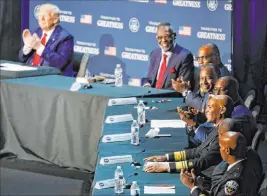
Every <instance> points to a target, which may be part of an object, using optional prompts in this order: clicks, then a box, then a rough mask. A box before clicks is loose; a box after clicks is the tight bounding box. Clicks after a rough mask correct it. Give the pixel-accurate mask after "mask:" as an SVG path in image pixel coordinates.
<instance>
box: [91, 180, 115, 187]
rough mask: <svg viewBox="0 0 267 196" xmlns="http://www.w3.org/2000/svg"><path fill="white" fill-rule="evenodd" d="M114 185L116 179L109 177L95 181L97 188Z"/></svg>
mask: <svg viewBox="0 0 267 196" xmlns="http://www.w3.org/2000/svg"><path fill="white" fill-rule="evenodd" d="M114 185H115V182H114V179H107V180H101V181H97V182H96V183H95V188H96V189H106V188H111V187H114Z"/></svg>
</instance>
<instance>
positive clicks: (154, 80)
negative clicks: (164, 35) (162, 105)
mask: <svg viewBox="0 0 267 196" xmlns="http://www.w3.org/2000/svg"><path fill="white" fill-rule="evenodd" d="M161 57H162V54H161V51H160V52H159V54H158V55H156V60H155V66H154V70H153V72H154V73H155V74H154V76H155V77H154V79H153V81H152V84H154V83H155V82H156V81H157V76H158V70H159V67H160V61H161Z"/></svg>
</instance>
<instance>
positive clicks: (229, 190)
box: [224, 180, 239, 195]
mask: <svg viewBox="0 0 267 196" xmlns="http://www.w3.org/2000/svg"><path fill="white" fill-rule="evenodd" d="M238 188H239V185H238V183H237V182H236V181H234V180H230V181H228V182H226V184H225V187H224V192H225V194H226V195H233V194H234V193H235V192H236V191H237V190H238Z"/></svg>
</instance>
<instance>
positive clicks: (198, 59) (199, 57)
mask: <svg viewBox="0 0 267 196" xmlns="http://www.w3.org/2000/svg"><path fill="white" fill-rule="evenodd" d="M213 55H216V54H210V55H207V56H196V60H197V61H200V60H201V61H203V60H207V59H208V58H210V57H212V56H213Z"/></svg>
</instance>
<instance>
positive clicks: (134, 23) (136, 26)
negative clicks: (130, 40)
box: [129, 18, 140, 33]
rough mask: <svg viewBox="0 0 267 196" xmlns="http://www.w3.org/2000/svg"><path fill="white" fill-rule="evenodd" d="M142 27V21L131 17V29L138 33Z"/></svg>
mask: <svg viewBox="0 0 267 196" xmlns="http://www.w3.org/2000/svg"><path fill="white" fill-rule="evenodd" d="M139 28H140V23H139V21H138V19H137V18H131V20H130V21H129V29H130V30H131V31H132V32H133V33H136V32H138V31H139Z"/></svg>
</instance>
